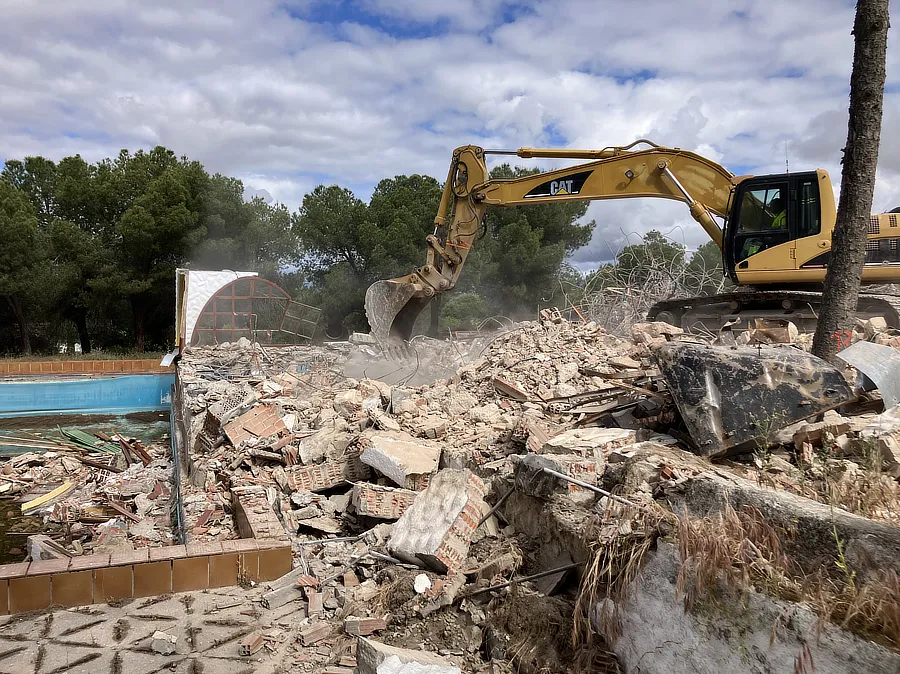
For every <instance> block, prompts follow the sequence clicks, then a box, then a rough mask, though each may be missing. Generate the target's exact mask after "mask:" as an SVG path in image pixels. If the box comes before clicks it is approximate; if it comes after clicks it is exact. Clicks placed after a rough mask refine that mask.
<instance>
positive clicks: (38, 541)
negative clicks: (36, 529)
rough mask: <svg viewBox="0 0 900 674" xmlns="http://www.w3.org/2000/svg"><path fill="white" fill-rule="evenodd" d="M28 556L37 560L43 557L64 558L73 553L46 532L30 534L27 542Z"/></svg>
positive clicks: (34, 560)
mask: <svg viewBox="0 0 900 674" xmlns="http://www.w3.org/2000/svg"><path fill="white" fill-rule="evenodd" d="M26 548H27V550H28V558H29V559H31V561H33V562H36V561H38V560H42V559H63V558H65V557H71V556H72V553H71V552H69V551H68V550H66V549H65V547H63V546H62V545H60V544H59V543H57V542H56V541H54V540H53V539H52V538H50V537H49V536H47V535H45V534H35V535H34V536H29V537H28V541H27V543H26Z"/></svg>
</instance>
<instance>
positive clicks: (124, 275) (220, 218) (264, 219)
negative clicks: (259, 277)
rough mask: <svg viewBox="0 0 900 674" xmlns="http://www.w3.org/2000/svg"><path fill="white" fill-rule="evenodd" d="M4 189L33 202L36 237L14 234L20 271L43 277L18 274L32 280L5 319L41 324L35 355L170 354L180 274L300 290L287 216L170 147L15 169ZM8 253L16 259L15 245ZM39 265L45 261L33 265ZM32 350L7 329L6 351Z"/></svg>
mask: <svg viewBox="0 0 900 674" xmlns="http://www.w3.org/2000/svg"><path fill="white" fill-rule="evenodd" d="M0 182H2V184H3V186H4V188H6V189H12V190H15V193H16V194H17V195H18V201H19V202H22V199H24V202H22V203H25V204H27V205H28V207H29V208H30V213H31V214H32V216H33V222H34V225H35V228H36V229H35V231H34V232H33V233H32V234H29V235H28V236H25V235H21V236H17V237H16V246H18V247H19V248H22V247H23V246H24V249H25V250H27V252H29V253H31V255H30V256H28V255H19V254H17V256H16V259H18V260H21V262H19V263H17V264H18V265H19V267H23V266H24V267H27V268H31V267H34V272H33V273H31V274H30V275H23V274H22V273H19V274H18V276H17V277H16V278H25V277H26V276H27V277H28V284H27V287H26V288H25V289H24V290H23V289H22V288H21V284H20V287H19V289H18V290H17V293H15V294H13V295H4V296H5V297H7V299H6V300H5V302H4V305H5V307H6V308H5V309H4V311H8V312H10V315H11V317H12V318H15V320H16V322H17V323H18V322H19V321H20V320H21V321H26V320H27V318H28V316H29V314H34V315H35V316H39V317H40V320H34V321H31V323H30V325H31V326H32V329H30V330H26V332H25V337H28V336H29V332H30V337H31V341H34V338H35V336H37V337H38V339H37V342H38V348H42V349H51V348H53V346H54V344H55V343H57V342H59V341H60V340H65V341H68V342H70V343H74V341H75V335H76V334H77V338H78V340H79V341H80V342H81V345H82V349H83V350H85V351H89V350H90V349H91V346H92V345H93V343H94V342H95V341H96V342H99V343H100V345H102V346H104V347H107V348H109V347H118V346H127V345H128V343H129V342H130V343H131V344H132V345H134V346H135V347H137V348H139V349H142V348H144V346H146V345H148V344H149V345H152V346H153V347H154V348H165V347H166V346H167V344H168V343H170V342H171V340H172V334H173V324H174V283H173V280H174V272H175V268H176V267H178V266H186V265H194V266H196V267H199V268H211V269H222V268H226V269H240V270H248V271H258V272H260V273H261V274H263V275H264V276H265V277H267V278H270V279H272V280H276V281H279V282H282V283H288V284H292V285H293V287H295V288H296V287H297V286H298V285H299V283H300V281H299V279H297V278H295V277H296V274H293V273H292V271H291V269H290V267H289V265H290V264H291V263H292V262H293V261H295V260H296V258H297V251H296V240H295V238H294V235H293V232H292V230H291V222H290V213H289V212H288V210H287V209H286V208H285V207H284V206H281V205H270V204H267V203H265V202H264V201H262V200H261V199H254V200H251V201H249V202H247V201H245V200H244V198H243V192H244V188H243V185H242V184H241V182H240V181H239V180H236V179H233V178H228V177H226V176H221V175H218V174H217V175H213V176H210V175H209V174H208V173H207V172H206V170H205V169H204V168H203V166H202V165H201V164H200V163H198V162H195V161H190V160H188V159H187V158H184V157H182V158H179V157H177V156H176V155H175V154H174V153H173V152H171V151H170V150H167V149H166V148H163V147H156V148H153V149H152V150H149V151H143V150H139V151H137V152H134V153H131V152H128V151H125V150H123V151H122V152H120V153H119V155H118V156H117V157H114V158H111V159H105V160H102V161H100V162H97V163H94V164H91V163H88V162H86V161H85V160H84V159H83V158H81V157H80V156H77V155H76V156H73V157H66V158H64V159H62V160H61V161H60V162H59V163H54V162H52V161H50V160H48V159H45V158H43V157H26V158H25V159H22V160H9V161H7V162H6V164H5V166H4V168H3V172H2V175H0ZM17 222H18V220H17ZM29 222H31V221H30V220H29ZM17 227H19V229H21V224H19V225H17ZM9 231H11V230H9ZM29 231H30V230H29ZM29 237H32V238H34V239H35V240H36V241H37V242H38V244H37V245H35V246H31V240H32V239H31V238H29ZM5 250H7V251H10V255H12V251H15V250H18V248H17V247H14V246H6V247H5ZM35 256H37V258H38V259H40V260H41V263H40V264H37V265H32V264H31V260H32V258H34V257H35ZM20 272H21V270H20ZM7 285H9V284H7ZM26 290H27V291H28V292H26ZM13 304H15V308H13ZM70 326H74V331H73V330H72V329H71V327H70ZM38 328H39V329H38ZM18 332H20V333H21V330H19V331H18ZM25 345H26V344H24V343H23V339H22V338H21V337H17V338H16V339H15V340H13V338H12V337H11V336H10V334H9V333H8V331H7V332H3V331H0V350H9V349H10V348H15V349H18V350H22V349H23V348H24V347H25Z"/></svg>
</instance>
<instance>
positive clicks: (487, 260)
mask: <svg viewBox="0 0 900 674" xmlns="http://www.w3.org/2000/svg"><path fill="white" fill-rule="evenodd" d="M535 173H537V170H533V169H525V168H522V167H516V168H511V167H510V166H509V165H507V164H503V165H501V166H498V167H497V168H495V169H493V170H492V171H491V177H492V178H498V179H503V178H518V177H523V176H527V175H533V174H535ZM587 207H588V204H587V202H584V201H571V202H563V203H557V204H540V205H534V206H516V207H512V208H490V209H488V210H487V212H486V214H485V234H484V238H482V239H481V240H480V241H478V243H477V244H476V246H475V249H474V250H473V251H472V253H471V254H470V256H469V262H468V263H467V266H466V270H465V272H464V273H463V275H462V277H461V279H460V283H459V285H458V286H457V288H458V289H459V290H462V291H469V292H476V293H478V294H480V295H482V297H484V298H485V299H486V300H487V302H488V307H489V310H490V312H491V313H492V314H503V315H507V316H511V317H514V318H518V317H523V316H531V315H533V314H534V313H535V311H536V310H537V309H538V308H539V307H541V306H544V305H546V304H548V303H552V301H551V298H552V299H556V298H555V297H554V296H555V293H557V292H558V291H559V278H558V277H559V274H560V272H561V271H562V270H564V269H565V267H564V264H563V263H564V261H565V259H566V257H567V256H568V255H569V254H570V253H572V252H574V251H575V250H577V249H578V248H580V247H582V246H585V245H587V244H588V243H589V242H590V240H591V234H592V233H593V230H594V225H595V223H594V221H590V222H588V223H585V224H578V221H579V220H581V218H583V217H584V215H585V213H586V212H587Z"/></svg>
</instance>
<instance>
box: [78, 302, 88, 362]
mask: <svg viewBox="0 0 900 674" xmlns="http://www.w3.org/2000/svg"><path fill="white" fill-rule="evenodd" d="M75 327H76V328H78V339H79V340H80V341H81V353H90V352H91V333H90V332H88V326H87V309H76V310H75Z"/></svg>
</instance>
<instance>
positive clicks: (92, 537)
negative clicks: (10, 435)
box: [0, 432, 175, 559]
mask: <svg viewBox="0 0 900 674" xmlns="http://www.w3.org/2000/svg"><path fill="white" fill-rule="evenodd" d="M65 433H66V435H67V436H69V435H71V436H72V437H73V438H76V440H77V441H72V440H70V439H66V438H62V439H56V438H32V437H26V438H21V437H20V438H17V439H16V440H15V442H17V443H19V444H20V445H21V446H22V447H23V448H28V447H30V448H33V449H34V450H35V451H28V452H26V453H21V454H18V455H14V456H12V457H10V458H9V460H8V461H6V462H5V463H4V464H3V466H2V468H0V494H2V495H3V496H4V497H6V498H10V497H16V499H17V500H18V501H19V502H20V503H21V504H22V505H21V512H22V514H23V515H25V516H26V517H25V518H24V519H23V521H22V522H21V523H20V524H19V525H17V527H20V528H23V529H24V531H22V532H18V533H28V534H30V536H29V537H28V542H27V545H26V547H27V549H28V552H29V556H30V557H31V558H32V559H50V558H54V557H59V556H69V557H71V556H74V555H81V554H91V553H97V552H109V553H112V552H120V551H129V550H134V549H139V548H145V547H160V546H165V545H172V544H173V543H175V534H174V529H173V526H172V522H171V517H170V512H171V508H172V487H173V484H172V480H173V470H172V461H171V450H170V449H169V446H168V444H167V443H154V444H150V445H148V446H146V447H145V446H143V445H142V443H141V442H140V441H138V440H135V439H133V438H125V437H121V438H120V437H119V436H118V435H113V436H107V435H104V434H99V435H100V436H103V437H102V438H98V437H94V436H88V435H87V434H84V433H80V432H78V433H77V434H76V433H75V432H65ZM4 442H13V441H12V440H4ZM51 448H52V449H51ZM37 450H40V451H37ZM35 527H37V528H38V529H39V531H35ZM23 543H25V541H23Z"/></svg>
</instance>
